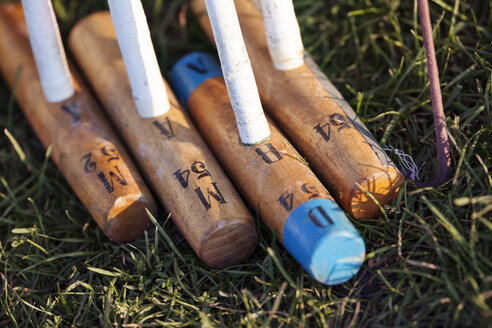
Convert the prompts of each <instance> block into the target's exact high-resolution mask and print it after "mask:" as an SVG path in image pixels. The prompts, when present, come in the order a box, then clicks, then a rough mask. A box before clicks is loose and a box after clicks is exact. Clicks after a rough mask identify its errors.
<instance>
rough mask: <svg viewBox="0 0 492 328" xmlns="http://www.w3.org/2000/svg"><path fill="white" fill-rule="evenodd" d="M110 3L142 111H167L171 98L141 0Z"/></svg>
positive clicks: (148, 114)
mask: <svg viewBox="0 0 492 328" xmlns="http://www.w3.org/2000/svg"><path fill="white" fill-rule="evenodd" d="M108 4H109V8H110V13H111V18H112V20H113V25H114V28H115V31H116V36H117V39H118V44H119V46H120V50H121V55H122V56H123V59H124V61H125V67H126V71H127V73H128V79H129V81H130V85H131V86H132V92H133V99H134V100H135V104H136V106H137V110H138V112H139V114H140V115H141V116H143V117H156V116H159V115H162V114H164V113H166V112H167V111H168V110H169V108H170V104H169V99H168V98H167V93H166V87H165V86H164V82H163V80H162V75H161V70H160V69H159V64H158V63H157V58H156V56H155V51H154V46H153V45H152V40H151V37H150V31H149V27H148V25H147V19H146V17H145V13H144V9H143V7H142V3H141V1H140V0H109V1H108Z"/></svg>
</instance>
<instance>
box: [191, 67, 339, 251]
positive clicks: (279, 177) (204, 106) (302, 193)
mask: <svg viewBox="0 0 492 328" xmlns="http://www.w3.org/2000/svg"><path fill="white" fill-rule="evenodd" d="M188 110H189V112H190V115H191V116H192V117H193V119H194V120H195V122H196V124H197V126H198V128H199V129H200V131H201V132H202V134H203V136H204V137H205V139H206V140H207V142H208V144H209V145H210V147H211V148H212V150H213V151H214V154H215V155H216V156H217V158H218V159H219V161H220V163H222V165H223V167H224V168H225V169H226V170H227V172H228V173H229V176H230V177H231V179H232V180H233V181H234V183H235V185H236V186H237V187H238V189H239V190H240V192H241V194H242V195H243V196H244V197H245V198H246V199H247V201H248V203H249V204H250V205H251V206H252V207H253V208H257V207H258V209H259V213H260V216H261V218H262V219H263V220H264V221H265V222H266V223H267V225H268V227H269V228H270V229H271V230H272V231H273V230H276V231H277V236H278V237H279V239H280V241H282V240H283V230H284V225H285V222H286V220H287V218H288V217H289V215H290V213H292V211H293V210H294V209H295V208H297V207H298V206H299V205H301V204H303V203H305V202H307V201H309V200H311V199H315V198H327V199H330V200H333V197H331V195H330V194H329V193H328V191H327V190H326V189H325V187H324V186H323V185H322V184H321V182H320V181H319V180H318V179H317V178H316V176H315V175H314V173H313V172H312V171H311V169H310V168H309V166H308V164H307V163H306V162H305V161H304V160H303V159H302V157H301V156H300V155H299V154H298V153H297V151H296V150H295V149H294V147H292V145H291V144H290V143H289V141H288V140H287V139H286V138H285V137H284V136H283V135H282V133H281V132H280V131H279V129H278V128H277V127H276V126H275V125H274V124H273V123H272V122H271V120H269V127H270V131H271V133H272V134H271V137H270V139H268V140H266V141H263V142H262V143H260V144H258V145H255V146H252V147H247V146H244V145H243V144H242V143H241V140H240V139H239V134H238V130H237V126H236V121H235V119H234V112H233V110H232V107H231V103H230V101H229V96H228V94H227V89H226V87H225V84H224V79H223V78H222V77H214V78H210V79H208V80H206V81H205V82H203V83H202V84H201V85H200V86H199V87H198V88H196V89H195V90H194V91H193V93H192V94H191V96H190V98H189V100H188Z"/></svg>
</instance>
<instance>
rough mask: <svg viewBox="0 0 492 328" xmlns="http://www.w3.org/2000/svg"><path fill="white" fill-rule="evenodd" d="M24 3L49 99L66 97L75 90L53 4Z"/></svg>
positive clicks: (34, 0)
mask: <svg viewBox="0 0 492 328" xmlns="http://www.w3.org/2000/svg"><path fill="white" fill-rule="evenodd" d="M22 7H23V9H24V16H25V19H26V25H27V29H28V31H29V41H30V43H31V49H32V52H33V54H34V59H35V60H36V64H37V68H38V73H39V78H40V80H41V87H42V88H43V92H44V94H45V96H46V100H48V101H49V102H59V101H63V100H67V99H68V98H70V97H71V96H73V94H74V92H75V90H74V86H73V83H72V75H71V74H70V70H69V69H68V63H67V58H66V56H65V49H64V48H63V44H62V41H61V36H60V31H59V29H58V23H57V21H56V17H55V13H54V11H53V4H52V3H51V0H22Z"/></svg>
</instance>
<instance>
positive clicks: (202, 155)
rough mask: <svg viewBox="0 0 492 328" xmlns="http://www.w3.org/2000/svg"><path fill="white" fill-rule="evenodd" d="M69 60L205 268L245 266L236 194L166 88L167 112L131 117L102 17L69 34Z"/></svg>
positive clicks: (246, 228)
mask: <svg viewBox="0 0 492 328" xmlns="http://www.w3.org/2000/svg"><path fill="white" fill-rule="evenodd" d="M69 43H70V47H71V50H72V52H73V53H74V55H75V57H76V58H77V60H78V62H79V64H80V65H81V67H82V69H83V70H84V72H85V74H86V76H87V78H88V79H89V81H90V82H91V84H92V85H93V87H94V88H95V90H96V93H97V94H98V96H99V98H100V99H101V101H102V102H103V104H104V105H105V108H106V110H107V112H108V114H109V116H110V117H111V119H112V121H113V122H114V124H115V126H116V127H117V129H118V130H119V132H120V133H121V135H122V136H123V138H124V139H125V141H126V143H127V145H128V146H129V148H130V149H131V150H132V152H133V155H134V156H135V157H136V158H137V160H138V162H139V164H140V167H141V168H142V170H143V171H144V172H145V175H146V177H147V179H148V181H149V182H150V183H151V184H152V186H153V188H154V190H155V191H156V193H157V195H158V196H159V198H160V200H161V202H162V204H163V205H164V207H165V208H166V209H167V210H168V211H169V212H170V213H171V218H172V219H173V221H174V222H175V223H176V225H177V226H178V227H179V229H180V230H181V232H182V233H183V235H184V236H185V238H186V240H187V241H188V243H189V244H190V245H191V247H192V248H193V249H194V251H195V252H196V253H197V254H198V255H199V256H200V258H201V259H202V260H203V261H204V262H205V263H206V264H208V265H209V266H211V267H218V268H222V267H226V266H229V265H233V264H236V263H240V262H242V261H243V260H245V259H246V258H247V257H248V256H249V255H250V254H251V253H252V252H253V250H254V248H255V246H256V243H257V235H256V228H255V224H254V221H253V220H252V218H251V217H250V215H249V213H248V211H247V209H246V207H245V205H244V203H243V201H242V200H241V198H240V196H239V194H238V193H237V191H236V190H235V189H234V186H233V185H232V184H231V182H230V181H229V180H228V178H227V177H226V175H225V173H224V172H223V171H222V169H221V168H220V166H219V164H218V163H217V161H216V160H215V158H214V156H213V155H212V153H211V151H210V150H209V148H208V147H207V145H206V144H205V142H204V141H203V139H202V138H201V136H200V134H199V133H198V131H197V130H196V128H195V127H194V125H193V123H192V122H191V120H190V118H189V117H188V115H187V114H186V113H185V112H184V111H183V110H182V109H181V108H180V107H179V105H178V102H177V101H176V98H175V97H174V95H173V93H172V92H171V91H170V89H169V87H168V96H169V99H170V102H171V109H170V110H169V112H167V113H166V114H164V115H162V116H158V117H155V118H142V117H140V116H139V115H138V114H137V111H136V108H135V104H134V102H133V98H132V95H131V88H130V84H129V82H128V77H127V74H126V71H125V66H124V63H123V60H122V58H121V54H120V51H119V48H118V44H117V41H116V37H115V34H114V29H113V26H112V23H111V19H110V16H109V13H108V12H100V13H95V14H92V15H91V16H88V17H86V18H84V19H83V20H82V21H81V22H79V23H78V24H77V26H76V27H75V28H74V30H73V31H72V33H71V34H70V38H69Z"/></svg>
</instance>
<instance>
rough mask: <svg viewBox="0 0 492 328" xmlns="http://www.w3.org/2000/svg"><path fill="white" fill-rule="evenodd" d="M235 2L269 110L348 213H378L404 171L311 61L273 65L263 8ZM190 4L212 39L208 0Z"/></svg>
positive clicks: (243, 0) (359, 215) (357, 215)
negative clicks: (293, 66) (282, 66)
mask: <svg viewBox="0 0 492 328" xmlns="http://www.w3.org/2000/svg"><path fill="white" fill-rule="evenodd" d="M235 3H236V9H237V12H238V15H239V21H240V23H241V30H242V32H243V36H244V41H245V43H246V46H247V48H248V52H249V55H250V58H251V63H252V66H253V71H254V72H255V78H256V82H257V84H258V90H259V92H260V96H261V99H262V102H263V105H264V108H265V110H266V111H267V112H268V113H269V114H270V116H271V117H272V119H273V120H274V121H275V122H276V123H277V124H278V125H279V126H280V127H281V128H282V130H283V131H284V133H285V134H286V135H287V136H288V137H289V138H290V139H291V140H292V142H293V144H294V145H295V147H296V149H298V150H299V152H300V153H301V154H302V155H303V156H305V157H306V159H307V160H308V162H309V163H310V164H311V165H312V167H313V169H314V171H315V172H317V173H318V174H320V175H321V177H322V179H323V182H324V184H325V185H326V186H328V187H329V188H330V190H331V191H332V195H333V196H334V197H335V199H336V200H337V201H338V202H339V204H340V205H341V206H342V207H343V208H344V209H345V210H346V211H347V212H349V213H350V214H351V215H352V216H353V217H355V218H361V219H363V218H375V217H378V216H379V215H380V210H379V207H378V206H377V205H376V204H375V203H374V201H373V200H372V197H374V198H375V199H376V200H377V201H378V202H379V204H380V205H385V204H387V203H389V202H390V201H391V200H392V199H393V198H394V197H395V196H396V194H397V192H398V190H399V188H400V185H401V184H402V182H403V178H402V176H401V174H400V173H399V172H398V170H397V169H396V167H395V166H394V164H393V163H392V162H391V160H390V159H389V157H388V156H387V155H386V154H385V153H384V151H382V149H381V147H380V146H379V145H378V143H377V142H376V141H375V140H374V137H373V136H372V135H371V133H370V132H369V131H368V130H367V128H366V127H365V126H364V124H363V123H362V122H361V121H360V120H359V119H358V118H357V115H356V114H355V112H354V111H353V110H352V108H351V107H350V105H349V104H348V103H347V102H346V101H345V100H343V97H342V96H341V94H340V93H339V92H338V90H336V88H335V87H334V86H333V85H332V84H331V82H330V81H329V80H328V78H327V77H326V76H325V75H324V74H323V73H322V72H321V70H319V68H318V67H317V66H316V64H315V63H314V62H313V61H312V60H310V59H309V58H308V59H307V60H306V61H305V64H303V65H302V66H300V67H298V68H297V69H293V70H289V71H280V70H277V69H276V68H275V66H274V65H273V63H272V60H271V59H270V56H269V52H268V47H267V42H266V38H265V30H264V27H263V19H262V15H261V13H260V12H259V11H258V9H257V8H256V7H255V6H254V4H253V3H252V2H251V1H250V0H236V1H235ZM192 8H193V11H194V12H195V13H197V14H198V15H199V20H200V23H201V25H202V26H204V30H205V32H207V34H208V35H209V37H210V38H211V39H212V35H211V34H210V27H209V26H208V18H207V17H206V15H205V14H206V11H205V6H204V0H194V1H193V2H192ZM367 193H370V194H372V196H369V195H368V194H367Z"/></svg>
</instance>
